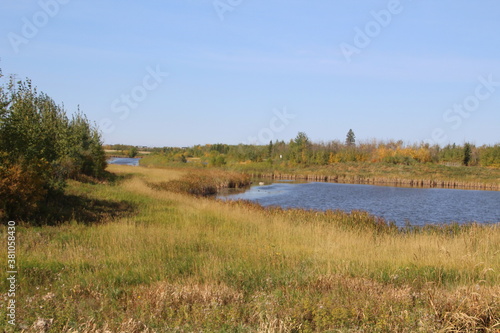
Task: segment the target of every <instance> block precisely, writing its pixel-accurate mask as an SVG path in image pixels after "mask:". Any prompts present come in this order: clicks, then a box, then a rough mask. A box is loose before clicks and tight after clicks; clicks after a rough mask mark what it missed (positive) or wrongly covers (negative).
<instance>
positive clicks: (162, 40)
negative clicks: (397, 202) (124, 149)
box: [0, 0, 500, 146]
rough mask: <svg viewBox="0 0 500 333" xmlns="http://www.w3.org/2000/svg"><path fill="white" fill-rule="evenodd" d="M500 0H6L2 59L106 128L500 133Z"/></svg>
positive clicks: (128, 134) (450, 138)
mask: <svg viewBox="0 0 500 333" xmlns="http://www.w3.org/2000/svg"><path fill="white" fill-rule="evenodd" d="M499 32H500V2H499V1H498V0H481V1H470V0H439V1H436V0H401V1H397V0H389V1H387V0H383V1H378V0H366V1H364V0H359V1H354V0H215V1H214V0H146V1H130V0H121V1H95V0H85V1H83V0H40V1H28V0H0V68H2V70H3V74H4V75H9V74H16V75H17V76H18V77H19V78H25V77H29V78H30V79H32V81H33V83H34V84H35V85H36V86H37V87H38V88H39V90H42V91H44V92H46V93H47V94H48V95H49V96H51V97H52V98H54V99H55V101H56V102H57V103H64V105H65V108H66V109H67V111H68V113H72V112H75V111H76V109H77V106H78V105H79V106H80V108H81V110H82V111H83V112H84V113H85V114H87V116H88V117H89V118H90V119H91V120H93V121H96V122H97V123H99V124H100V125H101V129H102V130H103V139H104V141H105V143H109V144H113V143H124V144H134V145H148V146H191V145H194V144H205V143H218V142H221V143H230V144H237V143H267V142H269V139H279V140H282V139H283V140H289V139H291V138H293V137H295V136H296V134H297V132H299V131H303V132H306V133H307V134H308V136H309V137H310V138H311V139H312V140H313V141H329V140H335V139H339V140H344V139H345V135H346V133H347V131H348V130H349V129H350V128H352V129H353V130H354V132H355V134H356V137H357V140H358V141H359V140H371V139H382V140H387V139H396V140H399V139H401V140H403V141H404V142H407V143H414V142H420V141H431V142H433V143H440V144H446V143H448V142H456V143H459V144H461V143H463V142H465V141H470V142H473V143H475V144H478V145H481V144H494V143H499V142H500V33H499Z"/></svg>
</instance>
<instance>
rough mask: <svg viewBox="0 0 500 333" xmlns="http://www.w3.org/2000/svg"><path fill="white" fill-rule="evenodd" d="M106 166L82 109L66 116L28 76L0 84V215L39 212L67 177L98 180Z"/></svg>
mask: <svg viewBox="0 0 500 333" xmlns="http://www.w3.org/2000/svg"><path fill="white" fill-rule="evenodd" d="M0 77H1V72H0ZM105 168H106V158H105V155H104V150H103V149H102V142H101V137H100V134H99V132H98V130H97V128H96V127H95V126H94V125H93V124H91V123H90V122H89V120H88V119H87V118H86V116H85V115H84V114H83V113H81V112H80V111H78V112H77V113H76V114H74V115H73V116H72V117H71V118H68V116H67V115H66V111H65V110H64V108H63V106H60V105H57V104H56V103H55V102H54V100H52V99H51V98H50V97H49V96H47V95H46V94H44V93H41V92H38V91H37V89H36V88H34V87H33V86H32V84H31V81H29V80H26V81H17V82H16V81H15V80H14V78H12V77H11V78H10V80H9V81H8V82H7V83H6V84H3V85H0V216H2V215H3V216H7V217H8V218H13V219H14V218H16V219H18V218H23V217H29V216H31V215H34V214H38V212H39V208H41V207H42V206H47V205H48V204H50V202H54V201H55V200H57V198H58V197H59V196H60V195H61V194H62V192H63V188H64V186H65V184H66V180H67V179H68V178H79V179H82V178H85V177H87V178H89V177H92V178H99V177H102V176H103V175H104V172H105Z"/></svg>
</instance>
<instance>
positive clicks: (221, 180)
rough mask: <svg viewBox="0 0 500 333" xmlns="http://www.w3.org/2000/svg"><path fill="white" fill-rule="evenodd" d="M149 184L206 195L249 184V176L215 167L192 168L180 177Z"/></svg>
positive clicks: (164, 188) (158, 187)
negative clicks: (207, 168)
mask: <svg viewBox="0 0 500 333" xmlns="http://www.w3.org/2000/svg"><path fill="white" fill-rule="evenodd" d="M149 185H150V186H151V187H152V188H154V189H160V190H167V191H172V192H177V193H185V194H193V195H202V196H207V195H213V194H216V193H218V192H219V191H220V190H222V189H227V188H242V187H245V186H248V185H250V176H248V175H246V174H242V173H238V172H228V171H222V170H216V169H210V170H197V169H194V170H193V169H192V170H190V172H189V173H187V174H185V175H183V176H182V177H181V178H180V179H174V180H170V181H168V182H154V183H149Z"/></svg>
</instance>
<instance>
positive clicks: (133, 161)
mask: <svg viewBox="0 0 500 333" xmlns="http://www.w3.org/2000/svg"><path fill="white" fill-rule="evenodd" d="M139 160H140V158H128V157H127V158H125V157H113V158H111V159H109V160H108V163H109V164H120V165H132V166H138V165H139Z"/></svg>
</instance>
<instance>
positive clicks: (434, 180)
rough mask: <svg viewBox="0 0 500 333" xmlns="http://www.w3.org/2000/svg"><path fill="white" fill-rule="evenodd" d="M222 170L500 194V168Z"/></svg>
mask: <svg viewBox="0 0 500 333" xmlns="http://www.w3.org/2000/svg"><path fill="white" fill-rule="evenodd" d="M140 164H141V165H142V166H147V167H162V168H172V167H175V168H188V169H203V168H204V167H203V165H202V164H201V163H200V161H192V162H191V163H181V162H172V161H170V160H169V159H167V158H166V157H165V156H162V155H150V156H147V157H144V158H143V159H142V160H141V161H140ZM220 169H224V170H230V171H237V172H243V173H246V174H248V175H250V176H253V177H259V178H273V179H298V180H299V179H300V180H310V181H330V182H338V183H351V184H381V185H395V186H414V187H444V188H468V189H485V190H500V168H488V167H481V166H473V167H466V166H446V165H440V164H432V163H426V164H412V165H403V164H392V163H381V162H345V163H332V164H330V165H327V166H305V165H296V164H295V165H293V164H286V163H285V164H284V163H280V164H273V163H269V162H248V163H228V164H226V165H224V166H222V167H220Z"/></svg>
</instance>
